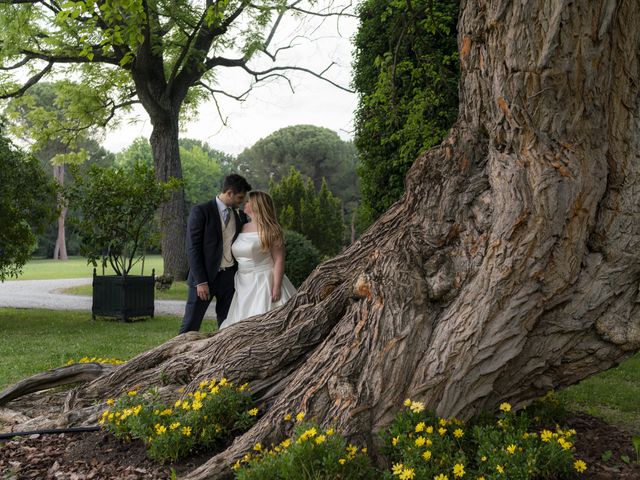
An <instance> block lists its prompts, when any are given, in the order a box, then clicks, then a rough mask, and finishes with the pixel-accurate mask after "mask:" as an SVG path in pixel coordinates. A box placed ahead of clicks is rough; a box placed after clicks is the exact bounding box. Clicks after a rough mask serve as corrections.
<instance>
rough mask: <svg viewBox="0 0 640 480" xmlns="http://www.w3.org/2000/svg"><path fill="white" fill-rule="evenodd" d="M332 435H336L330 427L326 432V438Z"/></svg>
mask: <svg viewBox="0 0 640 480" xmlns="http://www.w3.org/2000/svg"><path fill="white" fill-rule="evenodd" d="M334 433H336V432H335V430H334V429H333V427H332V428H330V429H329V430H327V436H328V437H330V436H332V435H333V434H334Z"/></svg>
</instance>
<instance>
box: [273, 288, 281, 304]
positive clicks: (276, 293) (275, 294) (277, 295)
mask: <svg viewBox="0 0 640 480" xmlns="http://www.w3.org/2000/svg"><path fill="white" fill-rule="evenodd" d="M278 300H280V289H279V288H277V289H276V288H274V289H273V291H272V292H271V301H272V302H277V301H278Z"/></svg>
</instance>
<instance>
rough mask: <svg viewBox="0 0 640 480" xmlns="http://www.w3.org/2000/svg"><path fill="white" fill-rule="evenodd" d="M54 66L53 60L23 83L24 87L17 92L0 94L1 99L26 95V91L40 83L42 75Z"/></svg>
mask: <svg viewBox="0 0 640 480" xmlns="http://www.w3.org/2000/svg"><path fill="white" fill-rule="evenodd" d="M52 67H53V62H49V63H48V64H47V66H46V67H44V68H43V69H42V71H40V72H38V73H36V74H35V75H34V76H33V77H31V78H30V79H29V80H27V81H26V82H25V84H24V85H22V87H20V88H19V89H18V90H16V91H15V92H11V93H4V94H2V95H0V99H5V98H12V97H21V96H22V95H24V93H25V92H26V91H27V90H29V89H30V88H31V87H32V86H34V85H35V84H36V83H38V82H39V81H40V79H41V78H42V77H44V76H45V75H46V74H47V73H49V72H50V71H51V68H52Z"/></svg>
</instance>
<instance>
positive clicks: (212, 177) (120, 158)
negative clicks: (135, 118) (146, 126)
mask: <svg viewBox="0 0 640 480" xmlns="http://www.w3.org/2000/svg"><path fill="white" fill-rule="evenodd" d="M179 144H180V158H181V160H182V175H183V179H184V191H185V199H186V201H187V204H189V205H193V204H196V203H200V202H205V201H207V200H210V199H212V198H213V197H214V195H215V194H216V193H217V192H218V190H219V189H220V187H221V184H222V179H223V177H224V175H225V170H227V169H228V168H229V167H230V165H232V163H233V159H234V158H233V156H231V155H229V154H227V153H224V152H221V151H219V150H215V149H213V148H211V147H210V146H209V145H208V144H206V143H204V142H202V141H200V140H194V139H190V138H186V139H181V140H180V142H179ZM136 163H140V164H144V165H148V166H150V167H153V155H152V153H151V145H150V144H149V141H148V140H147V139H146V138H144V137H139V138H136V139H135V140H134V141H133V143H132V144H131V145H129V147H127V148H126V149H125V150H123V151H122V152H120V153H118V154H117V155H116V164H117V165H119V166H122V167H127V166H128V167H130V166H133V165H135V164H136ZM227 171H228V170H227Z"/></svg>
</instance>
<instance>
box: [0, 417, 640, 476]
mask: <svg viewBox="0 0 640 480" xmlns="http://www.w3.org/2000/svg"><path fill="white" fill-rule="evenodd" d="M563 423H564V424H565V425H566V426H567V427H569V428H574V429H575V430H576V431H577V432H578V434H577V438H576V457H578V458H580V459H582V460H584V461H585V462H586V463H587V465H588V469H587V471H586V472H585V473H584V474H583V475H580V477H579V478H580V479H583V480H618V479H619V480H640V464H638V463H633V462H634V460H636V453H635V451H634V449H633V445H632V443H631V435H630V434H629V433H628V432H626V431H624V430H622V429H620V428H618V427H615V426H612V425H608V424H607V423H605V422H604V421H602V420H600V419H598V418H595V417H592V416H589V415H586V414H582V413H577V414H574V415H572V416H571V417H569V418H567V419H565V421H564V422H563ZM608 452H611V454H609V453H608ZM603 456H604V457H603ZM625 457H626V458H628V459H629V463H626V462H625V461H624V460H623V458H625ZM207 458H208V457H207V456H206V455H202V456H200V457H192V458H189V459H186V460H184V461H182V462H180V463H176V464H172V465H159V464H157V463H154V462H152V461H151V460H149V459H147V458H146V456H145V451H144V446H143V445H142V443H141V442H131V443H121V442H119V441H117V440H115V438H113V437H112V436H111V435H108V434H106V433H104V432H92V433H81V434H60V435H40V436H32V437H23V438H20V439H16V440H9V441H2V440H0V479H1V480H18V479H37V480H53V479H64V480H90V479H97V480H106V479H109V480H111V479H122V480H142V479H145V480H146V479H154V480H155V479H170V478H171V474H172V473H171V472H172V470H173V471H175V473H176V475H177V477H178V478H179V477H180V474H181V473H185V472H188V471H190V470H193V469H194V468H196V467H197V466H199V465H201V464H202V463H204V462H205V461H206V460H207Z"/></svg>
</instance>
